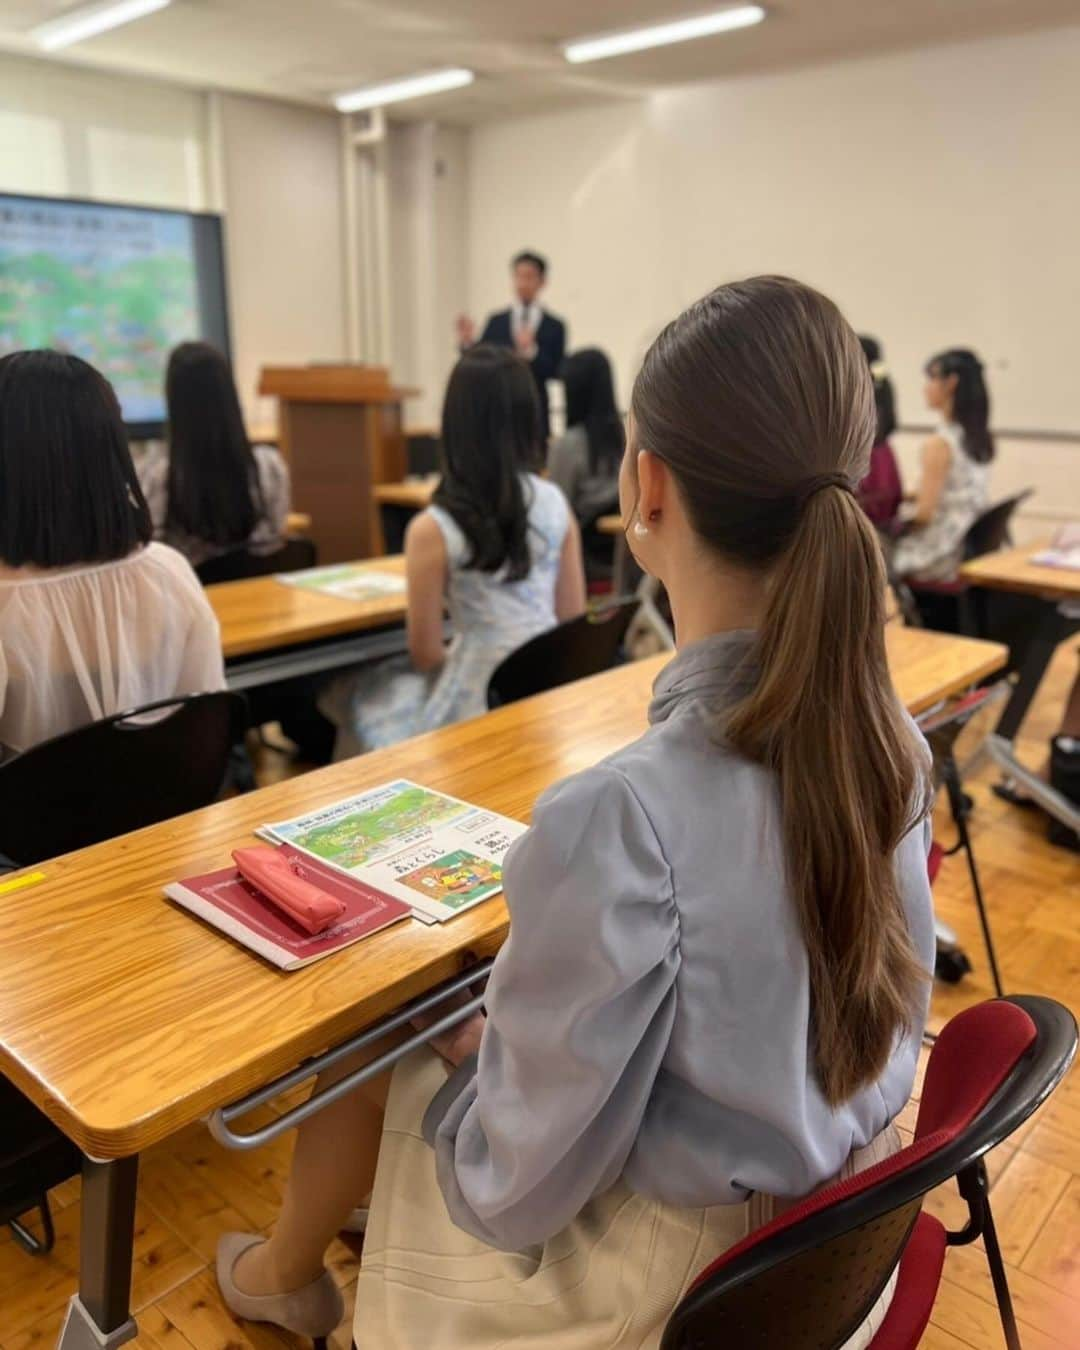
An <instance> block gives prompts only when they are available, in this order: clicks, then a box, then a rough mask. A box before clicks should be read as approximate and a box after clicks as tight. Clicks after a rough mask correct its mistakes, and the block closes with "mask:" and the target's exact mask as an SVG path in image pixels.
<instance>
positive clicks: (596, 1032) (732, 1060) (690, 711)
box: [218, 277, 934, 1350]
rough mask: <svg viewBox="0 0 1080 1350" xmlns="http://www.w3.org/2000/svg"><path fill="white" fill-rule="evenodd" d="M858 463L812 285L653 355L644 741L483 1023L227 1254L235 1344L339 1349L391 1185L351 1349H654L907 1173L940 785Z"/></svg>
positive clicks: (304, 1147)
mask: <svg viewBox="0 0 1080 1350" xmlns="http://www.w3.org/2000/svg"><path fill="white" fill-rule="evenodd" d="M873 430H874V405H873V395H872V389H871V383H870V377H869V374H868V372H867V369H866V360H865V358H864V357H863V354H862V352H861V351H860V349H859V344H858V341H857V339H856V337H855V334H854V333H853V332H852V330H851V329H850V328H849V327H848V325H847V324H846V322H845V321H844V319H843V318H842V317H841V315H840V313H839V311H838V310H837V309H836V307H835V306H834V305H833V304H832V303H831V302H830V301H828V300H827V299H825V297H824V296H821V295H819V294H817V293H816V292H815V291H812V290H810V289H809V288H807V287H805V286H802V285H800V284H798V283H797V282H793V281H789V280H787V279H784V278H776V277H758V278H755V279H752V280H750V281H745V282H741V283H737V284H735V285H730V286H723V287H721V288H720V289H718V290H716V291H714V292H713V293H712V294H711V295H708V296H706V297H705V298H704V299H703V300H701V301H699V302H698V303H697V304H695V305H692V306H691V307H690V309H688V310H687V311H686V312H685V313H684V314H682V315H681V316H680V317H679V318H677V319H676V320H675V321H674V322H673V323H672V324H670V325H669V326H668V327H667V329H665V331H664V332H663V333H662V334H661V335H660V337H659V338H658V339H657V341H656V342H655V343H654V345H653V347H652V348H651V349H650V351H649V353H648V354H647V356H646V358H645V362H644V365H643V367H642V370H641V373H640V375H639V376H638V379H637V383H636V385H635V389H634V394H633V399H632V403H631V415H630V423H629V427H628V439H629V446H628V449H627V454H626V457H625V460H624V463H623V469H622V482H621V501H622V511H623V516H624V519H626V520H628V521H632V522H633V524H632V526H631V529H630V531H629V537H630V541H631V543H632V546H633V549H634V552H635V553H636V555H637V557H638V559H639V561H640V563H641V565H642V566H643V567H644V568H645V569H646V570H647V571H649V572H651V573H653V574H655V575H656V576H658V577H660V578H661V579H662V580H663V582H664V584H665V586H666V587H667V591H668V594H669V595H670V597H671V603H672V610H673V613H674V618H675V629H676V634H677V638H678V647H679V650H678V654H677V655H676V656H675V658H674V660H673V661H672V662H671V664H670V665H669V666H668V667H667V669H666V670H664V671H663V672H662V673H661V675H660V676H659V678H658V680H657V682H656V685H655V688H654V691H653V700H652V704H651V706H650V709H649V719H650V722H651V723H652V725H651V728H650V729H649V730H648V731H646V732H645V734H644V735H642V736H641V738H640V739H639V740H637V741H635V742H633V743H632V744H630V745H628V746H627V747H626V748H625V749H623V750H620V751H618V752H616V753H615V754H613V755H612V756H610V758H608V759H606V760H604V761H603V762H602V763H600V764H598V765H596V766H595V767H593V768H591V769H587V770H585V771H584V772H583V773H580V774H577V775H575V776H574V777H572V778H569V779H567V780H566V781H565V782H563V783H562V784H560V785H558V786H556V787H554V788H552V789H551V790H550V791H548V792H547V793H545V794H544V796H543V797H541V798H540V800H539V802H538V803H537V804H536V808H535V811H534V814H533V823H532V828H531V830H530V831H529V832H528V834H526V835H525V836H524V837H523V838H522V839H521V840H520V841H519V842H518V843H517V844H516V845H515V846H514V848H513V850H512V851H511V853H510V854H509V856H508V858H507V860H506V867H505V883H506V900H507V903H508V905H509V906H510V910H511V914H512V923H511V927H510V936H509V938H508V940H507V942H506V944H505V946H504V947H503V949H502V951H501V952H500V953H499V956H498V958H497V960H496V962H495V969H494V972H493V974H492V977H491V980H490V983H489V984H488V987H487V994H486V998H485V1005H486V1010H487V1015H486V1017H484V1016H480V1015H477V1016H475V1017H473V1018H472V1019H471V1020H469V1021H467V1022H465V1023H463V1024H462V1025H461V1026H459V1027H458V1028H457V1029H456V1030H454V1031H452V1032H450V1033H449V1034H447V1035H444V1036H442V1037H440V1038H438V1039H437V1040H436V1041H435V1042H434V1043H433V1049H427V1048H424V1049H423V1050H421V1051H419V1052H416V1053H414V1054H413V1055H411V1056H409V1057H407V1058H406V1059H404V1060H403V1061H402V1062H401V1063H400V1064H399V1065H398V1066H397V1068H396V1069H395V1071H394V1073H393V1075H392V1079H391V1081H390V1082H389V1083H388V1082H387V1080H386V1078H385V1076H384V1077H383V1078H382V1079H381V1080H377V1081H373V1082H372V1084H370V1085H368V1086H367V1087H366V1088H362V1089H360V1090H359V1091H357V1092H355V1093H352V1094H350V1095H347V1096H346V1097H344V1098H343V1099H342V1100H340V1101H338V1102H337V1103H335V1104H334V1105H333V1106H331V1107H329V1108H327V1109H326V1110H324V1111H323V1112H321V1113H320V1114H318V1115H316V1116H314V1117H313V1118H312V1119H311V1120H309V1121H307V1122H305V1124H304V1125H303V1126H302V1127H301V1129H300V1132H299V1135H298V1138H297V1143H296V1151H295V1153H294V1157H293V1164H292V1172H291V1176H290V1180H289V1183H288V1186H287V1189H286V1195H285V1200H284V1205H283V1208H282V1213H281V1217H280V1220H279V1222H278V1225H277V1227H276V1228H275V1230H274V1233H273V1236H272V1237H271V1238H270V1239H269V1241H265V1240H264V1239H262V1238H261V1237H259V1236H258V1235H251V1236H242V1235H229V1236H227V1237H225V1238H223V1239H222V1241H221V1244H220V1246H219V1251H218V1279H219V1282H220V1284H221V1288H222V1290H223V1292H224V1294H225V1298H226V1300H227V1302H228V1303H229V1305H230V1307H231V1308H233V1310H234V1311H235V1312H237V1313H238V1314H240V1315H241V1316H244V1317H248V1318H252V1319H257V1320H263V1321H272V1322H277V1323H278V1324H279V1325H281V1326H286V1327H289V1328H291V1329H292V1330H294V1331H297V1332H301V1333H306V1334H308V1335H313V1336H318V1335H320V1334H325V1333H327V1332H329V1331H330V1330H332V1329H333V1327H334V1326H335V1325H336V1319H337V1317H338V1316H339V1315H340V1312H341V1300H340V1295H339V1294H338V1293H337V1291H336V1289H335V1286H334V1283H333V1281H332V1279H331V1278H330V1276H329V1274H327V1273H324V1272H323V1255H324V1249H325V1246H326V1244H327V1242H328V1241H329V1240H330V1238H331V1237H332V1236H333V1234H334V1232H335V1230H336V1228H337V1227H338V1226H339V1225H340V1224H341V1223H342V1222H343V1220H345V1218H346V1216H347V1214H348V1212H349V1209H350V1207H351V1206H352V1205H355V1204H356V1203H357V1202H358V1199H359V1198H360V1197H363V1196H364V1195H365V1193H366V1191H367V1189H368V1188H369V1187H370V1186H371V1185H372V1182H373V1181H374V1193H373V1196H372V1201H371V1209H370V1217H369V1223H368V1228H367V1234H366V1237H365V1242H364V1255H363V1265H362V1268H361V1272H360V1277H359V1283H358V1287H357V1295H356V1317H355V1323H354V1336H355V1339H356V1344H357V1346H358V1347H359V1350H376V1347H377V1350H415V1347H419V1346H436V1345H437V1346H439V1347H442V1348H443V1350H458V1348H460V1350H466V1347H467V1348H468V1350H493V1347H495V1346H510V1345H516V1344H518V1343H519V1341H520V1343H521V1344H528V1345H535V1346H567V1347H569V1346H575V1347H582V1350H590V1348H593V1347H595V1350H624V1348H627V1350H628V1348H629V1347H631V1346H632V1347H635V1350H636V1348H637V1347H653V1348H655V1347H656V1345H657V1344H658V1342H659V1338H660V1333H661V1328H662V1326H663V1324H664V1322H665V1320H666V1319H667V1317H668V1315H669V1314H670V1312H671V1310H672V1308H673V1306H674V1304H675V1303H676V1301H677V1300H678V1298H679V1296H680V1294H681V1293H682V1292H683V1291H684V1290H685V1289H686V1287H687V1285H688V1283H689V1282H690V1280H691V1279H692V1278H693V1277H694V1276H695V1274H696V1273H697V1272H698V1271H699V1270H700V1269H701V1268H702V1267H703V1266H704V1265H705V1264H706V1263H707V1262H709V1261H710V1260H711V1259H712V1258H713V1257H715V1256H716V1255H718V1254H719V1253H720V1252H721V1251H723V1250H724V1249H725V1248H727V1247H728V1246H730V1245H731V1244H733V1243H735V1242H737V1241H739V1240H740V1239H741V1238H742V1237H743V1236H744V1235H745V1234H746V1233H747V1232H748V1231H750V1230H752V1229H753V1228H754V1227H756V1226H758V1225H760V1224H762V1223H764V1222H765V1221H767V1220H768V1219H769V1218H770V1217H771V1216H772V1215H773V1214H774V1213H776V1212H778V1210H779V1209H780V1208H782V1207H783V1206H784V1205H785V1204H786V1203H788V1202H789V1201H790V1200H792V1199H794V1198H795V1197H798V1196H804V1195H806V1194H808V1193H809V1192H811V1191H813V1190H815V1189H816V1188H817V1187H820V1186H822V1185H823V1184H825V1183H826V1182H828V1181H830V1180H831V1179H832V1178H834V1177H836V1176H838V1175H843V1176H847V1175H850V1174H852V1173H853V1172H855V1171H858V1170H859V1169H861V1168H864V1167H866V1166H868V1165H870V1164H871V1163H873V1162H875V1161H878V1160H880V1159H882V1158H884V1157H886V1156H888V1155H889V1154H890V1153H891V1152H893V1151H895V1149H896V1148H897V1147H898V1146H899V1145H898V1142H897V1137H896V1135H895V1132H894V1131H893V1130H892V1128H891V1122H892V1121H893V1119H894V1118H895V1117H896V1115H897V1114H898V1112H899V1111H900V1110H901V1109H902V1108H903V1106H904V1104H905V1102H906V1101H907V1100H908V1097H909V1095H910V1092H911V1087H912V1082H913V1078H914V1073H915V1066H916V1062H917V1059H918V1055H919V1042H920V1037H921V1034H922V1030H923V1025H924V1023H925V1020H926V1013H927V1007H928V1004H929V998H930V971H931V969H932V967H933V959H934V934H933V917H932V912H931V904H930V893H929V885H928V882H927V876H926V851H927V846H928V843H929V826H928V821H927V811H928V806H929V795H930V784H929V781H928V775H929V756H928V755H927V753H926V749H925V746H924V745H923V744H922V742H921V740H920V738H919V736H918V733H917V731H916V730H915V728H914V726H913V724H912V722H911V720H910V719H909V718H908V717H907V716H906V714H905V713H904V711H903V709H902V708H901V706H900V704H899V703H898V702H897V699H896V695H895V693H894V692H893V688H892V684H891V681H890V678H889V671H888V667H887V664H886V658H885V644H884V624H883V612H882V606H883V596H884V574H883V567H882V561H881V554H880V549H879V546H878V542H877V538H876V536H875V534H874V531H873V528H872V527H871V525H870V523H869V522H868V521H867V519H866V517H865V515H864V514H863V513H862V511H861V510H860V509H859V507H858V505H857V503H856V501H855V499H854V496H853V495H852V494H853V490H854V486H855V484H856V483H858V482H859V481H860V479H861V478H862V477H863V475H864V474H865V472H866V465H867V461H868V459H869V454H870V446H871V441H872V438H873ZM870 730H872V734H870ZM436 1052H437V1053H436ZM352 1067H354V1065H352V1064H350V1065H348V1066H343V1067H342V1069H341V1071H340V1072H342V1073H343V1072H347V1071H348V1070H349V1069H351V1068H352ZM448 1074H449V1076H448ZM376 1162H377V1167H376ZM890 1297H891V1287H890V1288H887V1289H886V1291H885V1294H884V1295H883V1298H882V1300H880V1301H879V1306H878V1308H877V1309H875V1313H874V1318H873V1319H871V1322H870V1323H869V1324H868V1326H867V1327H864V1328H863V1329H862V1331H860V1333H859V1334H858V1336H857V1337H856V1338H855V1339H853V1340H852V1341H851V1342H850V1345H851V1346H853V1347H854V1346H856V1345H859V1346H862V1345H865V1344H866V1343H867V1341H868V1339H869V1336H870V1327H871V1326H872V1325H876V1324H877V1322H878V1320H879V1318H880V1316H881V1315H883V1310H884V1307H885V1306H886V1304H887V1301H888V1299H889V1298H890Z"/></svg>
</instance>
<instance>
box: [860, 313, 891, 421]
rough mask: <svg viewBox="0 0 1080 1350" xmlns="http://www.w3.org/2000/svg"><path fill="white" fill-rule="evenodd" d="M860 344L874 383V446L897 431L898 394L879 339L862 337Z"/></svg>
mask: <svg viewBox="0 0 1080 1350" xmlns="http://www.w3.org/2000/svg"><path fill="white" fill-rule="evenodd" d="M859 343H860V345H861V346H862V349H863V352H864V353H865V354H866V363H867V365H868V366H869V367H870V375H871V377H872V378H873V381H874V406H875V408H876V409H877V427H876V429H875V431H874V444H875V445H880V444H881V443H882V441H887V440H888V439H889V437H890V436H891V435H892V434H893V432H894V431H895V430H896V394H895V392H894V391H893V382H892V380H891V379H890V378H889V372H888V371H887V370H886V369H885V361H884V359H883V358H882V355H881V343H880V342H879V341H878V340H877V338H873V337H866V336H861V337H860V338H859Z"/></svg>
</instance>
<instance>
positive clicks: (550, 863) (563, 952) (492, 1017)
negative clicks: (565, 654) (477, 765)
mask: <svg viewBox="0 0 1080 1350" xmlns="http://www.w3.org/2000/svg"><path fill="white" fill-rule="evenodd" d="M505 882H506V898H507V903H508V905H509V908H510V916H511V924H510V936H509V938H508V940H507V942H506V944H505V946H504V947H503V949H502V951H501V952H500V953H499V956H498V958H497V960H496V962H495V967H494V970H493V972H492V976H491V979H490V982H489V984H488V990H487V997H486V1006H487V1013H488V1018H487V1024H486V1026H485V1029H484V1034H483V1038H482V1040H481V1044H480V1053H479V1056H478V1057H474V1058H472V1059H471V1060H469V1061H466V1062H465V1063H464V1064H462V1065H461V1066H460V1067H459V1068H458V1069H457V1070H456V1071H455V1073H454V1074H453V1075H452V1076H451V1078H450V1079H448V1081H447V1083H446V1086H445V1087H444V1088H443V1089H442V1090H441V1091H440V1092H439V1093H438V1095H437V1096H436V1097H435V1099H434V1101H433V1102H432V1103H431V1106H430V1108H429V1109H428V1112H427V1114H426V1116H425V1120H424V1135H425V1138H427V1139H428V1141H429V1142H430V1143H432V1144H433V1145H434V1148H435V1154H436V1170H437V1174H438V1179H439V1185H440V1187H441V1189H442V1192H443V1195H444V1197H445V1199H446V1203H447V1207H448V1209H449V1212H450V1216H451V1218H452V1219H453V1220H454V1222H455V1223H456V1224H457V1225H458V1226H459V1227H460V1228H463V1229H465V1230H466V1231H468V1232H470V1233H472V1234H473V1235H474V1236H476V1237H478V1238H480V1239H481V1240H482V1241H485V1242H488V1243H490V1244H491V1245H492V1246H495V1247H499V1248H502V1249H503V1250H506V1251H517V1250H520V1249H521V1248H523V1247H526V1246H529V1245H531V1244H533V1243H538V1242H542V1241H544V1240H546V1239H547V1238H549V1237H551V1236H552V1235H553V1234H554V1233H557V1232H558V1231H559V1230H560V1229H561V1228H563V1227H565V1226H566V1224H567V1223H569V1221H570V1220H571V1219H573V1218H574V1216H575V1215H577V1214H578V1213H579V1212H580V1210H581V1209H582V1208H583V1206H584V1205H585V1204H586V1203H587V1202H588V1201H589V1200H590V1199H591V1198H592V1197H593V1196H594V1195H597V1194H599V1193H600V1192H602V1191H603V1190H606V1189H607V1188H608V1187H609V1186H610V1185H612V1184H613V1183H614V1182H615V1181H616V1180H617V1179H618V1177H619V1175H620V1174H621V1172H622V1169H623V1166H624V1165H625V1163H626V1160H627V1158H628V1156H629V1154H630V1151H631V1149H632V1147H633V1145H634V1141H635V1139H636V1137H637V1133H638V1129H639V1127H640V1124H641V1120H642V1117H643V1115H644V1112H645V1107H646V1104H647V1102H648V1099H649V1095H650V1093H651V1091H652V1087H653V1082H654V1080H655V1077H656V1073H657V1070H658V1069H659V1067H660V1063H661V1060H662V1059H663V1056H664V1053H665V1051H666V1049H667V1045H668V1039H669V1036H670V1032H671V1026H672V1022H673V1020H674V1016H675V997H676V993H675V977H676V974H677V971H678V968H679V946H678V918H677V914H676V909H675V903H674V897H673V892H672V879H671V874H670V871H669V869H668V866H667V863H666V861H665V859H664V856H663V853H662V851H661V848H660V844H659V842H658V840H657V838H656V835H655V833H654V831H653V827H652V825H651V823H650V821H649V819H648V817H647V816H646V814H645V812H644V810H643V808H642V806H641V804H640V802H639V801H638V799H637V797H636V796H635V794H634V792H633V790H632V788H631V786H630V784H629V783H628V781H627V780H626V779H625V777H624V776H623V775H622V774H621V773H620V772H619V771H618V770H616V769H614V768H610V767H606V766H600V767H598V768H596V769H591V770H588V771H587V772H586V773H583V774H581V775H579V776H577V777H575V778H572V779H569V780H567V781H566V782H565V783H563V784H561V785H560V786H558V787H556V788H555V789H553V790H552V791H551V792H549V793H548V794H546V796H545V797H543V798H541V800H540V802H539V803H538V804H537V808H536V811H535V813H534V823H533V826H532V829H531V830H530V831H529V832H528V834H526V835H525V836H524V837H523V838H522V839H520V840H519V841H518V843H517V844H516V845H515V846H514V848H513V849H512V850H511V852H510V854H509V855H508V856H507V861H506V870H505Z"/></svg>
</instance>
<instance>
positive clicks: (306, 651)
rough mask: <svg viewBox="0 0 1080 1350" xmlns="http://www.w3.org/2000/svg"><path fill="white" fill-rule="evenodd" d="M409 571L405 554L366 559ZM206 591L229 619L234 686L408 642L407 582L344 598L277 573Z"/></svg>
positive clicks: (378, 566) (226, 642)
mask: <svg viewBox="0 0 1080 1350" xmlns="http://www.w3.org/2000/svg"><path fill="white" fill-rule="evenodd" d="M361 565H362V566H364V567H365V568H367V569H369V570H370V571H373V572H392V573H393V574H394V575H395V576H403V575H404V572H405V560H404V558H402V557H400V556H399V557H390V558H375V559H369V560H366V561H365V562H364V563H363V564H361ZM206 596H207V599H208V600H209V601H210V605H211V607H212V608H213V610H214V613H215V614H216V615H217V618H218V623H219V624H220V625H221V646H222V650H223V651H224V653H225V661H226V676H227V678H228V682H229V686H230V688H233V689H247V688H251V687H252V686H253V685H257V684H266V683H269V682H270V681H272V680H280V679H286V678H289V677H291V676H296V675H303V674H311V673H314V672H317V671H325V670H333V669H338V668H340V667H342V666H347V665H353V664H356V663H357V662H360V661H370V660H373V659H375V658H376V657H380V656H386V655H391V654H394V653H396V652H400V651H403V650H404V649H405V636H404V630H403V629H402V624H403V623H404V621H405V609H406V598H405V592H404V590H402V591H401V593H400V594H398V595H387V596H381V597H379V598H378V599H375V600H343V599H340V598H339V597H338V596H333V595H321V594H319V593H318V592H316V591H305V590H301V589H300V588H299V587H297V586H289V585H287V584H286V583H284V582H281V581H278V580H277V578H276V577H272V576H271V577H254V578H252V579H251V580H249V581H223V582H220V583H218V584H217V585H214V586H207V588H206Z"/></svg>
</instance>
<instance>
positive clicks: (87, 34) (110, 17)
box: [30, 0, 172, 52]
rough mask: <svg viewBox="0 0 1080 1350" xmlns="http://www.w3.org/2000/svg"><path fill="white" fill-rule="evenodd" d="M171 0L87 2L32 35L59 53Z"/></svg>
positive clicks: (44, 24) (47, 47)
mask: <svg viewBox="0 0 1080 1350" xmlns="http://www.w3.org/2000/svg"><path fill="white" fill-rule="evenodd" d="M171 3H172V0H116V3H111V4H105V5H84V6H83V7H82V8H81V9H76V10H73V11H70V12H69V13H67V14H64V15H62V16H61V17H60V18H59V19H52V20H50V22H49V23H43V24H40V25H39V26H38V27H37V28H35V29H33V31H32V32H31V34H30V36H31V37H32V38H33V39H34V41H35V42H36V43H37V44H38V46H39V47H44V49H45V50H46V51H47V52H55V51H58V50H59V49H60V48H61V47H70V46H71V44H72V43H73V42H83V41H85V40H86V38H92V37H97V35H98V34H99V33H107V32H108V31H109V29H110V28H119V27H120V25H121V24H125V23H131V22H132V20H133V19H141V18H143V17H144V16H145V15H147V14H153V13H154V11H155V10H158V9H164V8H165V6H166V5H168V4H171Z"/></svg>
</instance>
